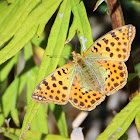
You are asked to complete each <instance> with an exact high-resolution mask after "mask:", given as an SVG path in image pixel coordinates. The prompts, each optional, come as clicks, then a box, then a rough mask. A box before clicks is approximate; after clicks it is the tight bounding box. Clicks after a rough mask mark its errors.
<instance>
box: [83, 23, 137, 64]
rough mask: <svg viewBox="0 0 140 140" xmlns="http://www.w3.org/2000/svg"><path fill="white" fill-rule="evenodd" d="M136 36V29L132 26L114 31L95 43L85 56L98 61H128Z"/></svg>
mask: <svg viewBox="0 0 140 140" xmlns="http://www.w3.org/2000/svg"><path fill="white" fill-rule="evenodd" d="M134 36H135V27H134V26H132V25H126V26H123V27H120V28H117V29H114V30H112V31H110V32H109V33H107V34H106V35H104V36H103V37H101V38H100V39H98V40H97V41H95V43H94V44H93V45H92V46H91V47H90V48H89V49H88V50H87V51H86V52H85V54H84V56H85V57H87V58H88V59H93V58H94V59H96V60H101V59H102V60H111V61H126V60H127V59H128V57H129V55H130V49H131V43H132V41H133V39H134Z"/></svg>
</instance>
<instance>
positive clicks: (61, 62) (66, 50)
mask: <svg viewBox="0 0 140 140" xmlns="http://www.w3.org/2000/svg"><path fill="white" fill-rule="evenodd" d="M71 50H72V46H71V45H68V44H67V45H65V47H64V50H63V52H62V56H60V59H59V62H58V66H59V67H60V66H63V65H64V64H66V59H69V57H70V56H71ZM54 57H55V56H54ZM58 57H59V56H58Z"/></svg>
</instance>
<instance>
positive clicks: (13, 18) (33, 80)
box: [0, 0, 140, 140]
mask: <svg viewBox="0 0 140 140" xmlns="http://www.w3.org/2000/svg"><path fill="white" fill-rule="evenodd" d="M54 15H56V17H55V21H54V23H53V25H52V27H51V31H50V34H49V37H48V40H47V46H46V47H45V50H43V53H44V55H43V58H42V62H41V65H40V67H39V68H38V67H37V66H36V65H35V63H34V60H33V57H34V53H35V52H34V51H33V50H35V48H36V47H37V46H40V44H41V43H42V41H44V40H45V35H44V29H45V26H46V24H47V23H48V22H49V20H50V19H51V18H52V17H53V16H54ZM72 15H73V20H72V23H71V24H70V18H71V16H72ZM0 19H1V20H0V36H1V37H0V64H1V65H0V96H1V98H0V99H1V103H0V105H1V106H0V126H1V128H0V130H1V132H2V133H3V134H4V135H5V136H6V137H8V138H10V139H18V138H19V137H20V139H22V138H23V136H24V139H25V140H26V139H67V137H68V128H67V124H66V118H65V112H64V111H63V110H62V108H61V106H57V105H54V104H46V105H45V106H43V105H42V104H40V103H35V102H33V101H32V100H31V94H32V92H33V90H34V88H35V87H36V86H37V85H38V83H39V82H40V81H41V80H42V79H43V78H44V77H46V76H47V75H48V74H49V73H51V72H52V71H53V70H55V69H56V67H57V66H58V65H63V64H64V63H65V59H64V58H59V57H50V56H63V54H65V55H67V54H68V55H69V54H70V52H71V46H70V45H69V44H68V45H65V44H66V43H68V42H70V41H71V40H72V39H73V38H74V36H75V34H76V33H77V36H78V39H79V42H80V44H81V53H83V51H85V50H86V49H87V48H88V47H90V45H91V44H92V43H93V40H92V31H91V27H90V24H89V21H88V17H87V13H86V9H85V6H84V3H83V1H78V0H63V1H62V0H51V1H50V0H9V1H8V0H7V1H4V0H3V1H0ZM69 25H70V27H69ZM82 38H83V39H86V41H83V39H82ZM66 46H67V47H66ZM84 46H85V48H83V47H84ZM32 48H33V49H32ZM37 52H38V53H37V57H39V56H40V55H42V51H40V47H39V51H37ZM21 58H24V62H23V64H22V65H21V67H22V68H21V69H19V65H20V64H19V62H20V59H21ZM24 63H25V64H24ZM138 70H139V69H138ZM11 71H13V73H14V79H13V80H12V81H11V82H9V81H8V79H9V74H10V72H11ZM135 75H137V74H134V76H133V75H132V77H136V76H135ZM25 86H26V100H27V103H25V101H23V100H21V102H22V103H23V104H24V105H25V108H27V112H26V114H25V116H24V121H23V124H22V128H20V129H16V128H15V129H13V128H8V129H6V128H4V127H2V126H3V124H4V122H5V119H7V118H9V117H11V118H12V120H13V122H14V123H15V125H16V126H17V127H20V120H19V114H20V113H21V109H20V107H18V105H17V102H18V99H19V97H20V96H22V95H23V94H22V93H24V94H25ZM24 99H25V98H24ZM139 100H140V94H138V95H137V96H136V97H135V98H134V99H133V100H132V101H131V102H130V103H129V104H128V105H127V106H126V107H125V108H124V109H122V110H121V111H120V113H118V114H117V115H116V116H115V117H114V119H113V120H112V122H111V123H110V125H109V126H108V127H107V128H106V130H105V131H104V132H103V133H102V134H101V135H99V137H98V138H97V139H98V140H99V139H102V138H104V139H116V138H120V137H121V136H122V135H123V134H124V133H125V132H126V131H127V129H128V127H129V126H130V124H131V123H132V121H133V120H134V119H136V121H135V122H136V126H137V129H138V130H139V129H140V126H139V124H140V123H139V122H140V117H139V116H140V113H139V111H140V110H139V106H140V103H139ZM26 105H27V107H26ZM48 105H49V106H48ZM48 107H49V108H50V110H51V112H52V113H53V114H54V116H55V119H56V120H57V127H58V130H59V132H60V135H51V134H49V128H48V122H47V119H46V113H47V111H48ZM25 108H24V109H25ZM120 118H121V119H120ZM29 127H30V130H28V129H29ZM8 131H9V133H8Z"/></svg>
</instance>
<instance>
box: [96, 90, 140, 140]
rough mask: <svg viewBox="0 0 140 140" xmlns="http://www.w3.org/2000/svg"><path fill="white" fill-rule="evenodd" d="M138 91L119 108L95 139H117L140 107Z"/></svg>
mask: <svg viewBox="0 0 140 140" xmlns="http://www.w3.org/2000/svg"><path fill="white" fill-rule="evenodd" d="M139 101H140V93H138V94H137V95H136V96H135V97H134V98H133V99H132V100H131V102H130V103H129V104H128V105H127V106H126V107H125V108H124V109H122V110H121V112H120V113H118V114H117V115H116V116H115V117H114V118H113V120H112V122H111V123H110V124H109V125H108V127H107V128H106V129H105V131H104V132H103V133H101V134H100V135H99V136H98V138H97V139H96V140H103V139H110V140H116V139H119V138H120V137H121V136H122V135H123V134H124V133H125V131H126V130H127V129H128V127H129V126H130V124H131V123H132V122H133V120H134V118H135V116H136V114H137V112H138V111H139V107H140V102H139Z"/></svg>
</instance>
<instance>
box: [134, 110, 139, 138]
mask: <svg viewBox="0 0 140 140" xmlns="http://www.w3.org/2000/svg"><path fill="white" fill-rule="evenodd" d="M135 124H136V128H137V131H138V134H139V135H140V109H139V111H138V113H137V114H136V118H135Z"/></svg>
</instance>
